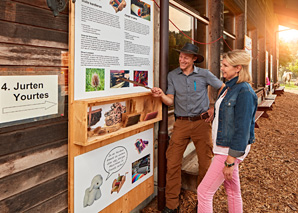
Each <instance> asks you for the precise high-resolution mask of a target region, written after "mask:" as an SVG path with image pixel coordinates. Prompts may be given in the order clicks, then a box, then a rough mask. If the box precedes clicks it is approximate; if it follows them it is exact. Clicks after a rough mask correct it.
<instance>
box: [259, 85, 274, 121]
mask: <svg viewBox="0 0 298 213" xmlns="http://www.w3.org/2000/svg"><path fill="white" fill-rule="evenodd" d="M257 96H258V111H263V112H264V113H263V114H262V115H261V117H264V118H269V115H268V113H267V111H269V110H272V108H273V106H272V105H273V103H274V100H265V97H264V92H263V89H262V90H260V91H259V92H257Z"/></svg>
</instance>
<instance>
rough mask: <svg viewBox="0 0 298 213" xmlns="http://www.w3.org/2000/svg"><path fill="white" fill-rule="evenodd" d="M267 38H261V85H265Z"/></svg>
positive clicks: (259, 77)
mask: <svg viewBox="0 0 298 213" xmlns="http://www.w3.org/2000/svg"><path fill="white" fill-rule="evenodd" d="M265 42H266V40H265V38H260V39H259V76H258V79H259V82H258V84H259V85H260V86H265V72H266V71H265V63H266V45H265Z"/></svg>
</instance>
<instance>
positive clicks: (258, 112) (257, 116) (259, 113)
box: [255, 111, 264, 128]
mask: <svg viewBox="0 0 298 213" xmlns="http://www.w3.org/2000/svg"><path fill="white" fill-rule="evenodd" d="M263 114H264V111H256V114H255V128H259V125H258V123H257V121H258V119H259V118H260V117H262V115H263Z"/></svg>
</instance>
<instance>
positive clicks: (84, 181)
mask: <svg viewBox="0 0 298 213" xmlns="http://www.w3.org/2000/svg"><path fill="white" fill-rule="evenodd" d="M153 143H154V141H153V129H149V130H146V131H144V132H141V133H138V134H136V135H133V136H130V137H127V138H124V139H122V140H120V141H117V142H115V143H112V144H109V145H107V146H104V147H101V148H98V149H95V150H92V151H90V152H87V153H85V154H82V155H79V156H77V157H75V158H74V212H86V213H87V212H99V211H101V210H102V209H104V208H105V207H107V206H108V205H110V204H111V203H113V202H114V201H116V200H117V199H119V198H120V197H122V196H123V195H124V194H126V193H127V192H129V191H130V190H132V189H133V188H135V187H137V186H138V185H140V184H141V183H142V182H144V181H145V180H147V179H148V178H149V177H151V176H152V175H153V158H154V156H153Z"/></svg>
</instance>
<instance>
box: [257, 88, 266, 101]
mask: <svg viewBox="0 0 298 213" xmlns="http://www.w3.org/2000/svg"><path fill="white" fill-rule="evenodd" d="M257 96H258V104H260V103H261V102H262V101H263V100H264V90H260V91H259V92H257Z"/></svg>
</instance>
